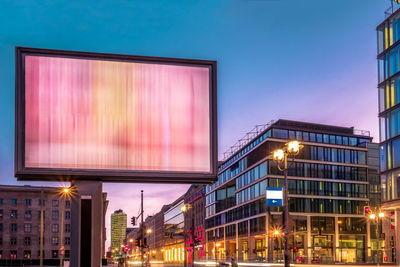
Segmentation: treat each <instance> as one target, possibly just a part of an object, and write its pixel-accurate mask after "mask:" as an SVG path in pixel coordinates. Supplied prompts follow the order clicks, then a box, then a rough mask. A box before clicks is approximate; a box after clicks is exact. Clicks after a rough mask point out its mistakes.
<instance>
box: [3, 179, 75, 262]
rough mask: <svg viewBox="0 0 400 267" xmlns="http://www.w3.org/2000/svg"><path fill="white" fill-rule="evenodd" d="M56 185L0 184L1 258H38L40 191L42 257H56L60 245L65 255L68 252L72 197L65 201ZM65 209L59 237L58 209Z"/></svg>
mask: <svg viewBox="0 0 400 267" xmlns="http://www.w3.org/2000/svg"><path fill="white" fill-rule="evenodd" d="M59 190H60V189H58V188H53V187H33V186H5V185H2V186H0V259H39V258H40V211H41V207H40V205H41V191H43V205H44V207H43V210H44V232H43V235H44V249H43V250H44V251H43V252H44V258H45V259H58V258H59V256H60V255H59V249H60V246H61V245H64V247H65V258H69V256H70V243H71V237H70V233H71V224H70V221H71V201H70V200H68V199H67V200H66V201H65V203H64V201H63V199H62V198H61V197H60V195H59ZM62 205H64V207H65V213H64V222H63V224H64V237H63V240H60V231H61V227H60V226H61V209H62Z"/></svg>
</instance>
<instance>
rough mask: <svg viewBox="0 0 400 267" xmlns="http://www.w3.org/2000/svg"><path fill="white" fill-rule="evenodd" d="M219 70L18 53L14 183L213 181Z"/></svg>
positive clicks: (195, 63)
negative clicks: (217, 76) (45, 181)
mask: <svg viewBox="0 0 400 267" xmlns="http://www.w3.org/2000/svg"><path fill="white" fill-rule="evenodd" d="M216 114H217V112H216V62H215V61H204V60H188V59H171V58H155V57H142V56H127V55H115V54H100V53H86V52H72V51H60V50H45V49H35V48H21V47H17V48H16V116H15V118H16V127H15V134H16V138H15V142H16V146H15V147H16V149H15V176H16V177H18V178H19V179H22V180H59V179H61V178H62V179H85V180H87V179H89V180H90V179H95V180H103V181H114V182H122V181H127V182H182V183H201V182H210V181H214V180H215V179H216V176H217V173H216V163H217V121H216Z"/></svg>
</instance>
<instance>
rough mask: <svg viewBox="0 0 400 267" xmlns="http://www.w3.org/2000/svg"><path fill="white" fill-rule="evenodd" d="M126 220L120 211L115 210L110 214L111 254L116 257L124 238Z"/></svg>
mask: <svg viewBox="0 0 400 267" xmlns="http://www.w3.org/2000/svg"><path fill="white" fill-rule="evenodd" d="M126 220H127V216H126V214H125V213H124V212H123V211H122V210H116V211H114V213H113V214H111V252H112V254H113V255H118V254H119V252H120V250H121V245H123V244H124V240H125V238H126Z"/></svg>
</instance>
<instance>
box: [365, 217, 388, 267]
mask: <svg viewBox="0 0 400 267" xmlns="http://www.w3.org/2000/svg"><path fill="white" fill-rule="evenodd" d="M384 217H385V213H384V212H383V211H375V213H370V214H369V215H368V219H369V220H371V221H373V222H375V224H376V228H375V231H376V264H377V266H379V262H380V260H379V259H380V257H379V256H380V255H379V254H380V248H379V239H380V237H379V224H380V223H381V222H382V219H383V218H384Z"/></svg>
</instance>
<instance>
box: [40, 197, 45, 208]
mask: <svg viewBox="0 0 400 267" xmlns="http://www.w3.org/2000/svg"><path fill="white" fill-rule="evenodd" d="M41 205H42V200H41V199H39V206H41ZM44 206H46V200H43V207H44Z"/></svg>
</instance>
